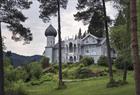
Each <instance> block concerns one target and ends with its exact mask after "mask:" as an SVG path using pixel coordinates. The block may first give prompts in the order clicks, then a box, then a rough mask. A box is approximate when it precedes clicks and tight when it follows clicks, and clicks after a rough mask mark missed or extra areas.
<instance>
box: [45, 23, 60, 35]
mask: <svg viewBox="0 0 140 95" xmlns="http://www.w3.org/2000/svg"><path fill="white" fill-rule="evenodd" d="M56 35H57V31H56V30H55V28H54V27H53V26H52V25H50V26H49V27H48V28H47V29H46V31H45V36H54V37H56Z"/></svg>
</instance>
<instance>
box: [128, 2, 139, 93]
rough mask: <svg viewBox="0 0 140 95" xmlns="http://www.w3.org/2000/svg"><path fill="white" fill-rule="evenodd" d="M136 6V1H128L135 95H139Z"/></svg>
mask: <svg viewBox="0 0 140 95" xmlns="http://www.w3.org/2000/svg"><path fill="white" fill-rule="evenodd" d="M136 8H137V6H136V0H130V21H131V24H130V25H131V45H132V60H133V64H134V72H135V84H136V95H140V60H139V48H138V37H137V36H138V35H137V9H136Z"/></svg>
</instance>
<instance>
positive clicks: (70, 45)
mask: <svg viewBox="0 0 140 95" xmlns="http://www.w3.org/2000/svg"><path fill="white" fill-rule="evenodd" d="M69 52H73V44H72V43H71V42H70V43H69Z"/></svg>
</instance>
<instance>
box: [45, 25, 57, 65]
mask: <svg viewBox="0 0 140 95" xmlns="http://www.w3.org/2000/svg"><path fill="white" fill-rule="evenodd" d="M45 36H46V37H47V46H46V48H45V56H46V57H48V58H49V59H50V61H49V62H50V63H52V62H53V53H54V45H55V37H56V36H57V31H56V30H55V28H54V27H53V26H52V25H50V26H49V27H48V28H47V29H46V31H45Z"/></svg>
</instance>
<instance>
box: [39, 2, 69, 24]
mask: <svg viewBox="0 0 140 95" xmlns="http://www.w3.org/2000/svg"><path fill="white" fill-rule="evenodd" d="M38 2H39V3H40V7H39V8H40V16H39V17H40V18H41V19H42V20H43V21H44V22H48V21H50V20H51V17H52V16H57V11H58V5H57V0H38ZM67 3H68V0H60V7H61V8H63V9H66V7H67Z"/></svg>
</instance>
